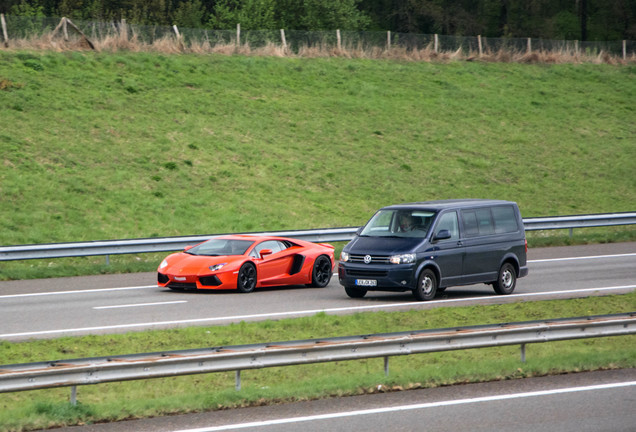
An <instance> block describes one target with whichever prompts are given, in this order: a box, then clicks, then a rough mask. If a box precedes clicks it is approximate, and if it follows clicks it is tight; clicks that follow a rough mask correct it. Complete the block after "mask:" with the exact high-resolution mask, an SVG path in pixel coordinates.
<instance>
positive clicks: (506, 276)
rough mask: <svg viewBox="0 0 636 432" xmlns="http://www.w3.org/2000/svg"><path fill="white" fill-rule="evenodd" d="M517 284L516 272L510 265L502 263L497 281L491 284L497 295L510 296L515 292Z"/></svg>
mask: <svg viewBox="0 0 636 432" xmlns="http://www.w3.org/2000/svg"><path fill="white" fill-rule="evenodd" d="M516 284H517V272H516V271H515V268H514V266H513V265H512V264H510V263H504V265H502V266H501V268H500V269H499V276H498V277H497V281H496V282H495V283H493V284H492V287H493V288H494V289H495V292H496V293H497V294H502V295H505V294H511V293H512V292H513V291H514V290H515V285H516Z"/></svg>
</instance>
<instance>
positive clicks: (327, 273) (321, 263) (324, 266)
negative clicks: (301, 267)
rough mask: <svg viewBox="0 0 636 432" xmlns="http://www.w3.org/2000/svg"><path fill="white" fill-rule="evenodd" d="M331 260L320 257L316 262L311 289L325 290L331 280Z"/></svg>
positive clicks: (312, 273)
mask: <svg viewBox="0 0 636 432" xmlns="http://www.w3.org/2000/svg"><path fill="white" fill-rule="evenodd" d="M331 275H332V271H331V260H330V259H329V258H328V257H326V256H325V255H320V256H319V257H318V258H316V261H314V269H313V271H312V272H311V285H310V286H311V287H314V288H324V287H326V286H327V285H329V281H330V280H331Z"/></svg>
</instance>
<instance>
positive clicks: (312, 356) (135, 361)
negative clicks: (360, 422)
mask: <svg viewBox="0 0 636 432" xmlns="http://www.w3.org/2000/svg"><path fill="white" fill-rule="evenodd" d="M632 334H636V312H630V313H624V314H614V315H597V316H589V317H578V318H561V319H555V320H548V321H526V322H518V323H502V324H496V325H480V326H470V327H456V328H446V329H434V330H420V331H409V332H400V333H385V334H371V335H361V336H347V337H337V338H327V339H310V340H299V341H290V342H275V343H263V344H254V345H236V346H227V347H213V348H206V349H197V350H184V351H168V352H157V353H146V354H133V355H121V356H109V357H96V358H84V359H74V360H56V361H47V362H38V363H25V364H14V365H0V393H7V392H15V391H24V390H35V389H44V388H54V387H72V397H71V402H72V403H75V402H76V401H75V395H76V386H78V385H89V384H99V383H105V382H114V381H127V380H138V379H148V378H159V377H172V376H180V375H190V374H200V373H211V372H222V371H232V370H233V371H236V380H237V381H236V389H237V390H240V371H241V370H246V369H259V368H265V367H275V366H290V365H300V364H311V363H321V362H335V361H343V360H359V359H368V358H379V357H384V359H385V360H384V369H385V374H387V375H388V370H389V369H388V365H389V363H388V359H389V357H390V356H398V355H410V354H419V353H430V352H442V351H450V350H463V349H470V348H484V347H496V346H504V345H521V361H522V362H525V344H529V343H541V342H551V341H562V340H572V339H582V338H593V337H605V336H621V335H632Z"/></svg>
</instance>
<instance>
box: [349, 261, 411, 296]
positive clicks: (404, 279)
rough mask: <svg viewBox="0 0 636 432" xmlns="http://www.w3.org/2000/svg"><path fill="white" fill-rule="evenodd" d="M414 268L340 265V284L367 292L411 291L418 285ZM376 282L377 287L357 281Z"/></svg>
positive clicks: (405, 266) (407, 266) (408, 266)
mask: <svg viewBox="0 0 636 432" xmlns="http://www.w3.org/2000/svg"><path fill="white" fill-rule="evenodd" d="M413 273H414V266H413V265H412V264H406V265H392V266H374V265H362V266H361V265H355V264H343V263H339V264H338V282H340V285H342V286H350V287H356V288H360V289H365V290H367V291H410V290H412V289H413V287H414V286H415V285H416V281H414V275H413ZM359 280H365V281H375V285H371V286H369V285H361V284H359V283H358V282H357V281H359Z"/></svg>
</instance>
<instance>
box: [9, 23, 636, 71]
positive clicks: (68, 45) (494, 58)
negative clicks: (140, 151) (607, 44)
mask: <svg viewBox="0 0 636 432" xmlns="http://www.w3.org/2000/svg"><path fill="white" fill-rule="evenodd" d="M91 42H92V43H93V45H94V47H95V50H96V51H100V52H117V51H129V52H158V53H165V54H181V53H195V54H223V55H244V56H269V57H297V58H327V57H341V58H350V59H354V58H358V59H385V60H399V61H416V62H449V61H482V62H503V63H524V64H539V63H542V64H563V63H593V64H610V65H625V64H634V63H636V54H634V53H631V54H630V55H629V56H628V57H627V58H626V59H622V58H621V57H619V56H616V55H612V54H610V53H608V52H605V51H601V52H600V53H599V54H597V55H585V54H582V53H576V52H569V51H567V52H566V51H549V52H548V51H531V52H527V51H523V52H515V51H509V50H505V49H500V50H499V51H496V52H491V51H485V52H483V53H481V54H480V53H478V52H466V51H464V50H462V49H461V48H460V49H458V50H456V51H440V52H435V50H434V48H433V46H432V44H431V45H429V46H427V47H425V48H423V49H407V48H404V47H400V46H394V47H391V48H389V49H387V48H386V47H384V48H383V47H371V48H363V47H362V45H361V44H358V45H355V46H347V45H343V46H342V47H340V48H338V47H336V46H334V45H330V44H326V43H320V44H315V45H311V46H310V45H304V46H301V47H300V48H298V49H297V51H296V52H294V51H292V50H290V49H289V48H286V47H283V46H282V45H279V44H275V43H273V42H268V43H267V44H266V45H265V46H262V47H254V48H253V47H251V46H250V45H249V44H245V43H242V44H240V45H237V44H236V43H216V44H212V43H210V42H209V41H194V42H191V43H188V44H186V43H184V41H183V38H181V37H177V36H175V35H170V36H164V37H162V38H159V39H156V40H154V41H153V42H152V43H147V42H143V41H142V40H141V39H140V38H139V37H138V35H137V34H136V33H135V32H134V31H133V30H128V29H127V28H126V27H125V26H124V27H123V28H121V29H120V30H119V31H118V32H115V31H114V32H113V35H109V36H105V37H104V38H102V39H100V40H91ZM0 48H1V49H5V50H9V49H11V50H38V51H46V50H53V51H57V52H62V51H86V50H90V49H91V47H90V45H89V43H88V41H87V40H86V39H84V38H82V37H80V36H78V35H73V36H70V37H69V38H68V39H64V38H63V37H62V36H61V35H60V34H59V33H58V34H54V33H50V34H46V35H44V36H40V37H33V38H27V39H11V40H10V41H9V47H8V48H5V47H4V46H2V45H0Z"/></svg>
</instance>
